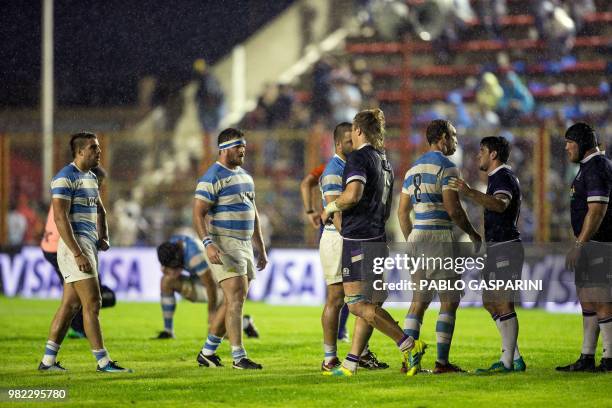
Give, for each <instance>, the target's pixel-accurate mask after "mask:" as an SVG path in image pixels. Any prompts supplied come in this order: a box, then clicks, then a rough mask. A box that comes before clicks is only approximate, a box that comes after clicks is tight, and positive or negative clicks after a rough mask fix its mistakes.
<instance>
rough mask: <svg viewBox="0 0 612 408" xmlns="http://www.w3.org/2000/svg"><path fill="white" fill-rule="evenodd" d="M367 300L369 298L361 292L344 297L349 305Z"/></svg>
mask: <svg viewBox="0 0 612 408" xmlns="http://www.w3.org/2000/svg"><path fill="white" fill-rule="evenodd" d="M367 301H368V299H367V298H366V297H365V296H364V295H361V294H359V295H351V296H345V297H344V303H346V304H347V305H349V306H350V305H354V304H357V303H365V302H367Z"/></svg>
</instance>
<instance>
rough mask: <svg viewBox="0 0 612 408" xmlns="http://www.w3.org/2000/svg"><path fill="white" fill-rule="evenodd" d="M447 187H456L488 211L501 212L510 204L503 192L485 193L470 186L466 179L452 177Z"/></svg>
mask: <svg viewBox="0 0 612 408" xmlns="http://www.w3.org/2000/svg"><path fill="white" fill-rule="evenodd" d="M448 185H449V187H451V188H453V189H456V190H457V191H459V192H460V193H461V194H463V195H464V196H465V197H467V198H469V199H470V200H472V201H474V202H475V203H476V204H478V205H480V206H482V207H484V208H486V209H487V210H489V211H495V212H498V213H502V212H504V211H506V208H508V206H509V205H510V200H509V199H508V197H507V196H506V195H504V194H495V195H490V194H485V193H482V192H480V191H478V190H476V189H473V188H472V187H470V185H469V184H468V183H467V181H465V180H463V179H460V178H452V179H451V180H449V182H448Z"/></svg>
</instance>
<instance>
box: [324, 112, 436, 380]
mask: <svg viewBox="0 0 612 408" xmlns="http://www.w3.org/2000/svg"><path fill="white" fill-rule="evenodd" d="M384 133H385V117H384V114H383V112H382V111H381V110H380V109H372V110H364V111H361V112H359V113H358V114H357V115H355V118H354V119H353V124H352V131H351V138H352V141H353V148H354V150H353V152H352V153H351V154H350V155H349V156H348V159H347V162H346V165H345V167H344V172H343V174H342V187H343V189H342V190H343V191H342V194H340V195H339V196H338V197H337V198H336V199H335V200H334V201H332V202H330V203H329V204H327V205H326V206H325V209H324V210H323V213H322V214H321V219H322V221H323V222H325V223H327V221H328V220H329V218H330V217H331V216H332V215H333V214H335V213H337V212H341V213H342V230H341V233H342V238H343V242H342V282H343V288H344V294H345V302H346V303H347V304H348V305H349V310H350V311H351V313H352V314H354V315H355V316H356V317H358V318H359V319H357V321H356V323H355V332H354V334H353V342H352V344H351V351H350V353H349V354H348V355H347V356H346V358H345V359H344V361H343V363H342V365H340V366H339V367H336V368H334V369H333V370H331V371H324V372H323V374H324V375H333V376H338V377H347V376H352V375H354V373H355V371H356V370H357V366H358V364H359V356H360V355H361V353H362V351H363V349H364V348H365V345H366V342H367V340H368V338H369V336H370V334H371V332H372V328H375V329H377V330H379V331H381V332H382V333H384V334H386V335H387V336H389V337H391V338H392V339H393V341H394V342H395V344H396V345H397V346H398V348H399V350H400V352H401V353H402V356H403V361H404V362H405V363H407V364H409V366H410V369H411V370H415V369H416V368H417V367H418V366H419V365H420V361H421V358H422V356H423V354H424V353H425V348H426V347H427V346H426V345H425V344H424V343H423V342H422V341H420V340H415V339H414V338H412V337H410V336H408V335H406V334H404V332H403V331H402V329H401V328H400V327H399V325H398V324H397V322H396V321H395V320H394V319H393V318H392V317H391V315H389V313H388V312H387V311H386V310H385V309H383V308H382V307H381V305H382V302H384V300H385V298H386V292H385V293H380V292H376V291H374V290H373V281H374V279H375V275H374V272H373V260H374V258H376V257H381V256H382V257H387V256H388V248H387V243H386V235H385V223H386V221H387V219H388V218H389V213H390V209H391V197H392V194H393V169H392V168H391V165H390V164H389V162H388V161H387V159H386V156H385V154H384Z"/></svg>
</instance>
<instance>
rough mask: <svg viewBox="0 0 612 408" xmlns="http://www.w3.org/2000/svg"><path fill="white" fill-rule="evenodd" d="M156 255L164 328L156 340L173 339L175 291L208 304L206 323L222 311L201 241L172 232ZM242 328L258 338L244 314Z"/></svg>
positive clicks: (221, 303)
mask: <svg viewBox="0 0 612 408" xmlns="http://www.w3.org/2000/svg"><path fill="white" fill-rule="evenodd" d="M157 258H158V260H159V263H160V264H161V265H162V273H163V276H162V279H161V283H160V287H161V307H162V313H163V317H164V330H162V331H161V332H160V333H159V335H158V336H157V338H158V339H171V338H174V312H175V311H176V298H175V296H174V294H175V293H178V294H180V295H181V296H182V297H183V298H185V299H187V300H189V301H190V302H199V303H208V324H209V325H210V322H211V321H212V320H213V318H214V316H215V314H216V313H219V312H221V313H224V310H223V308H222V306H223V292H222V291H221V290H219V286H218V285H217V282H215V280H214V279H213V277H212V273H211V272H210V269H209V267H208V263H207V262H206V257H205V255H204V245H203V244H202V243H200V242H199V241H196V240H195V239H193V238H191V237H190V236H187V235H173V236H172V237H170V239H169V240H168V241H167V242H164V243H163V244H161V245H160V246H159V247H157ZM184 272H187V273H188V275H187V274H185V273H184ZM243 330H244V333H245V334H246V336H247V337H259V333H258V332H257V329H256V328H255V325H254V324H253V319H252V318H251V317H250V316H248V315H245V316H244V319H243Z"/></svg>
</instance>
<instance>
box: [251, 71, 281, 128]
mask: <svg viewBox="0 0 612 408" xmlns="http://www.w3.org/2000/svg"><path fill="white" fill-rule="evenodd" d="M277 99H278V86H277V85H276V84H273V83H270V82H268V83H266V84H264V91H263V93H262V94H261V96H260V97H259V98H258V99H257V108H256V112H257V117H256V121H257V123H258V124H259V125H263V127H264V128H266V129H269V128H271V127H272V117H273V116H272V109H273V106H274V104H275V103H276V100H277Z"/></svg>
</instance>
